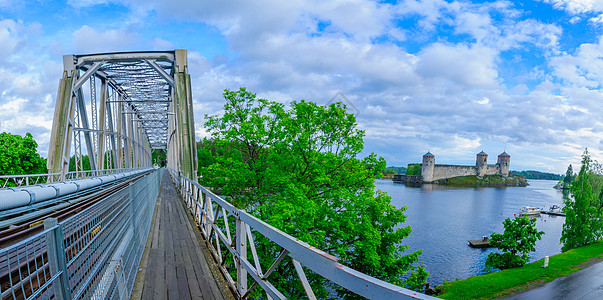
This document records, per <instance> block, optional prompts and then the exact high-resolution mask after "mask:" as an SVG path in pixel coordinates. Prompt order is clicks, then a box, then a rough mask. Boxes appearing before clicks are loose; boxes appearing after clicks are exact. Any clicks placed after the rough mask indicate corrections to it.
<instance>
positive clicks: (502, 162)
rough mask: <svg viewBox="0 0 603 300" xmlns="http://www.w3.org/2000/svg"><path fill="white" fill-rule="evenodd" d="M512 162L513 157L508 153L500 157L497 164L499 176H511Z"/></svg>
mask: <svg viewBox="0 0 603 300" xmlns="http://www.w3.org/2000/svg"><path fill="white" fill-rule="evenodd" d="M510 161H511V155H509V154H507V152H506V151H504V152H503V153H501V154H499V155H498V161H497V162H496V164H497V165H498V174H500V175H502V176H503V177H508V176H509V163H510Z"/></svg>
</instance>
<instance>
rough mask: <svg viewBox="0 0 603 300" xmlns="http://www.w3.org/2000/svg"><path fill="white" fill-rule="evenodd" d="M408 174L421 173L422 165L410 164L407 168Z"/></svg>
mask: <svg viewBox="0 0 603 300" xmlns="http://www.w3.org/2000/svg"><path fill="white" fill-rule="evenodd" d="M406 175H421V165H419V164H414V165H408V168H407V169H406Z"/></svg>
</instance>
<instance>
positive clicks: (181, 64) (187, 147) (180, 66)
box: [174, 50, 198, 181]
mask: <svg viewBox="0 0 603 300" xmlns="http://www.w3.org/2000/svg"><path fill="white" fill-rule="evenodd" d="M174 64H175V74H174V79H175V80H174V85H175V91H174V97H175V99H174V100H175V101H174V102H175V104H176V107H175V114H176V128H175V129H176V135H177V137H176V138H177V140H178V144H179V145H178V149H174V150H178V152H177V153H174V154H177V157H178V159H179V161H180V169H179V170H181V171H182V175H184V176H186V177H187V178H189V179H191V180H195V181H197V168H198V167H197V144H196V141H195V121H194V117H193V95H192V92H191V76H190V74H188V62H187V58H186V50H176V55H175V63H174ZM177 170H178V169H177Z"/></svg>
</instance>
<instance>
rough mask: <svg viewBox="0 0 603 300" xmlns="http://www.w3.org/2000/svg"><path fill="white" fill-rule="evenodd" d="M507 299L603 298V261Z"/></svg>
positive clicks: (567, 299)
mask: <svg viewBox="0 0 603 300" xmlns="http://www.w3.org/2000/svg"><path fill="white" fill-rule="evenodd" d="M505 299H513V300H520V299H543V300H544V299H547V300H556V299H559V300H561V299H563V300H578V299H580V300H591V299H603V262H600V263H597V264H594V265H592V266H590V267H588V268H585V269H583V270H580V271H578V272H575V273H572V274H570V275H567V276H565V277H561V278H557V279H555V280H553V281H551V282H549V283H547V284H545V285H543V286H541V287H538V288H535V289H533V290H529V291H527V292H525V293H521V294H518V295H515V296H512V297H509V298H505Z"/></svg>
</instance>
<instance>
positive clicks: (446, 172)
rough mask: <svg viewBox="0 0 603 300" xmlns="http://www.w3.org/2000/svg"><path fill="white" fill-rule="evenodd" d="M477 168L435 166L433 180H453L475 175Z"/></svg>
mask: <svg viewBox="0 0 603 300" xmlns="http://www.w3.org/2000/svg"><path fill="white" fill-rule="evenodd" d="M475 172H476V170H475V166H456V165H435V166H434V168H433V179H432V180H431V181H435V180H438V179H444V178H451V177H457V176H468V175H475Z"/></svg>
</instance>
